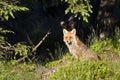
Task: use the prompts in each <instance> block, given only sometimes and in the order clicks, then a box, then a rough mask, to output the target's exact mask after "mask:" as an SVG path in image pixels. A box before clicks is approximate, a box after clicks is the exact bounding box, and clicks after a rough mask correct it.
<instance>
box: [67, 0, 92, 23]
mask: <svg viewBox="0 0 120 80" xmlns="http://www.w3.org/2000/svg"><path fill="white" fill-rule="evenodd" d="M65 2H67V3H68V4H69V7H68V8H67V9H66V11H65V13H66V14H67V13H68V12H71V13H74V14H75V16H76V17H77V15H78V14H79V13H80V14H81V15H82V17H83V20H84V21H85V22H88V17H89V16H90V13H92V9H91V8H92V5H90V4H89V0H65ZM79 19H80V17H79Z"/></svg>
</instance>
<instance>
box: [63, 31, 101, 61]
mask: <svg viewBox="0 0 120 80" xmlns="http://www.w3.org/2000/svg"><path fill="white" fill-rule="evenodd" d="M63 41H64V42H65V44H66V45H67V47H68V49H69V51H70V53H71V54H72V55H73V56H74V57H75V58H77V59H81V58H83V59H85V60H88V59H92V60H99V57H98V56H97V54H95V53H94V52H93V51H92V50H90V49H89V48H88V47H87V46H86V45H85V44H84V43H82V42H81V41H80V40H79V38H78V37H77V36H76V29H72V30H71V31H67V30H66V29H63Z"/></svg>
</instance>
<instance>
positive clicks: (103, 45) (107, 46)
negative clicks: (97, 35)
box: [90, 38, 113, 53]
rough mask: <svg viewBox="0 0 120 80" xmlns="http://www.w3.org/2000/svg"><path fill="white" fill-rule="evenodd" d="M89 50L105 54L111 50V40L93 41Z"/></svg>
mask: <svg viewBox="0 0 120 80" xmlns="http://www.w3.org/2000/svg"><path fill="white" fill-rule="evenodd" d="M90 48H91V49H92V50H94V51H95V52H97V53H107V52H108V51H110V50H112V48H113V45H112V39H108V38H107V39H105V40H103V41H99V40H97V41H95V42H94V43H93V44H92V45H91V46H90Z"/></svg>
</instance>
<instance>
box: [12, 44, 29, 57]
mask: <svg viewBox="0 0 120 80" xmlns="http://www.w3.org/2000/svg"><path fill="white" fill-rule="evenodd" d="M30 49H31V47H30V46H28V45H25V44H21V43H17V44H16V45H14V51H15V55H17V54H19V55H20V56H26V55H28V53H30Z"/></svg>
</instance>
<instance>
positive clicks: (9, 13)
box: [0, 1, 29, 20]
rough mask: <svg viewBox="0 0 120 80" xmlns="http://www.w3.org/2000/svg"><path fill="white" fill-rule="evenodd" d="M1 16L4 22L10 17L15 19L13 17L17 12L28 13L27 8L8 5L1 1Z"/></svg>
mask: <svg viewBox="0 0 120 80" xmlns="http://www.w3.org/2000/svg"><path fill="white" fill-rule="evenodd" d="M0 6H1V7H0V16H1V19H2V20H8V19H9V17H12V18H15V16H14V15H13V13H14V12H16V11H27V10H29V9H28V8H26V7H20V6H15V5H13V4H8V3H7V2H5V1H0Z"/></svg>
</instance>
